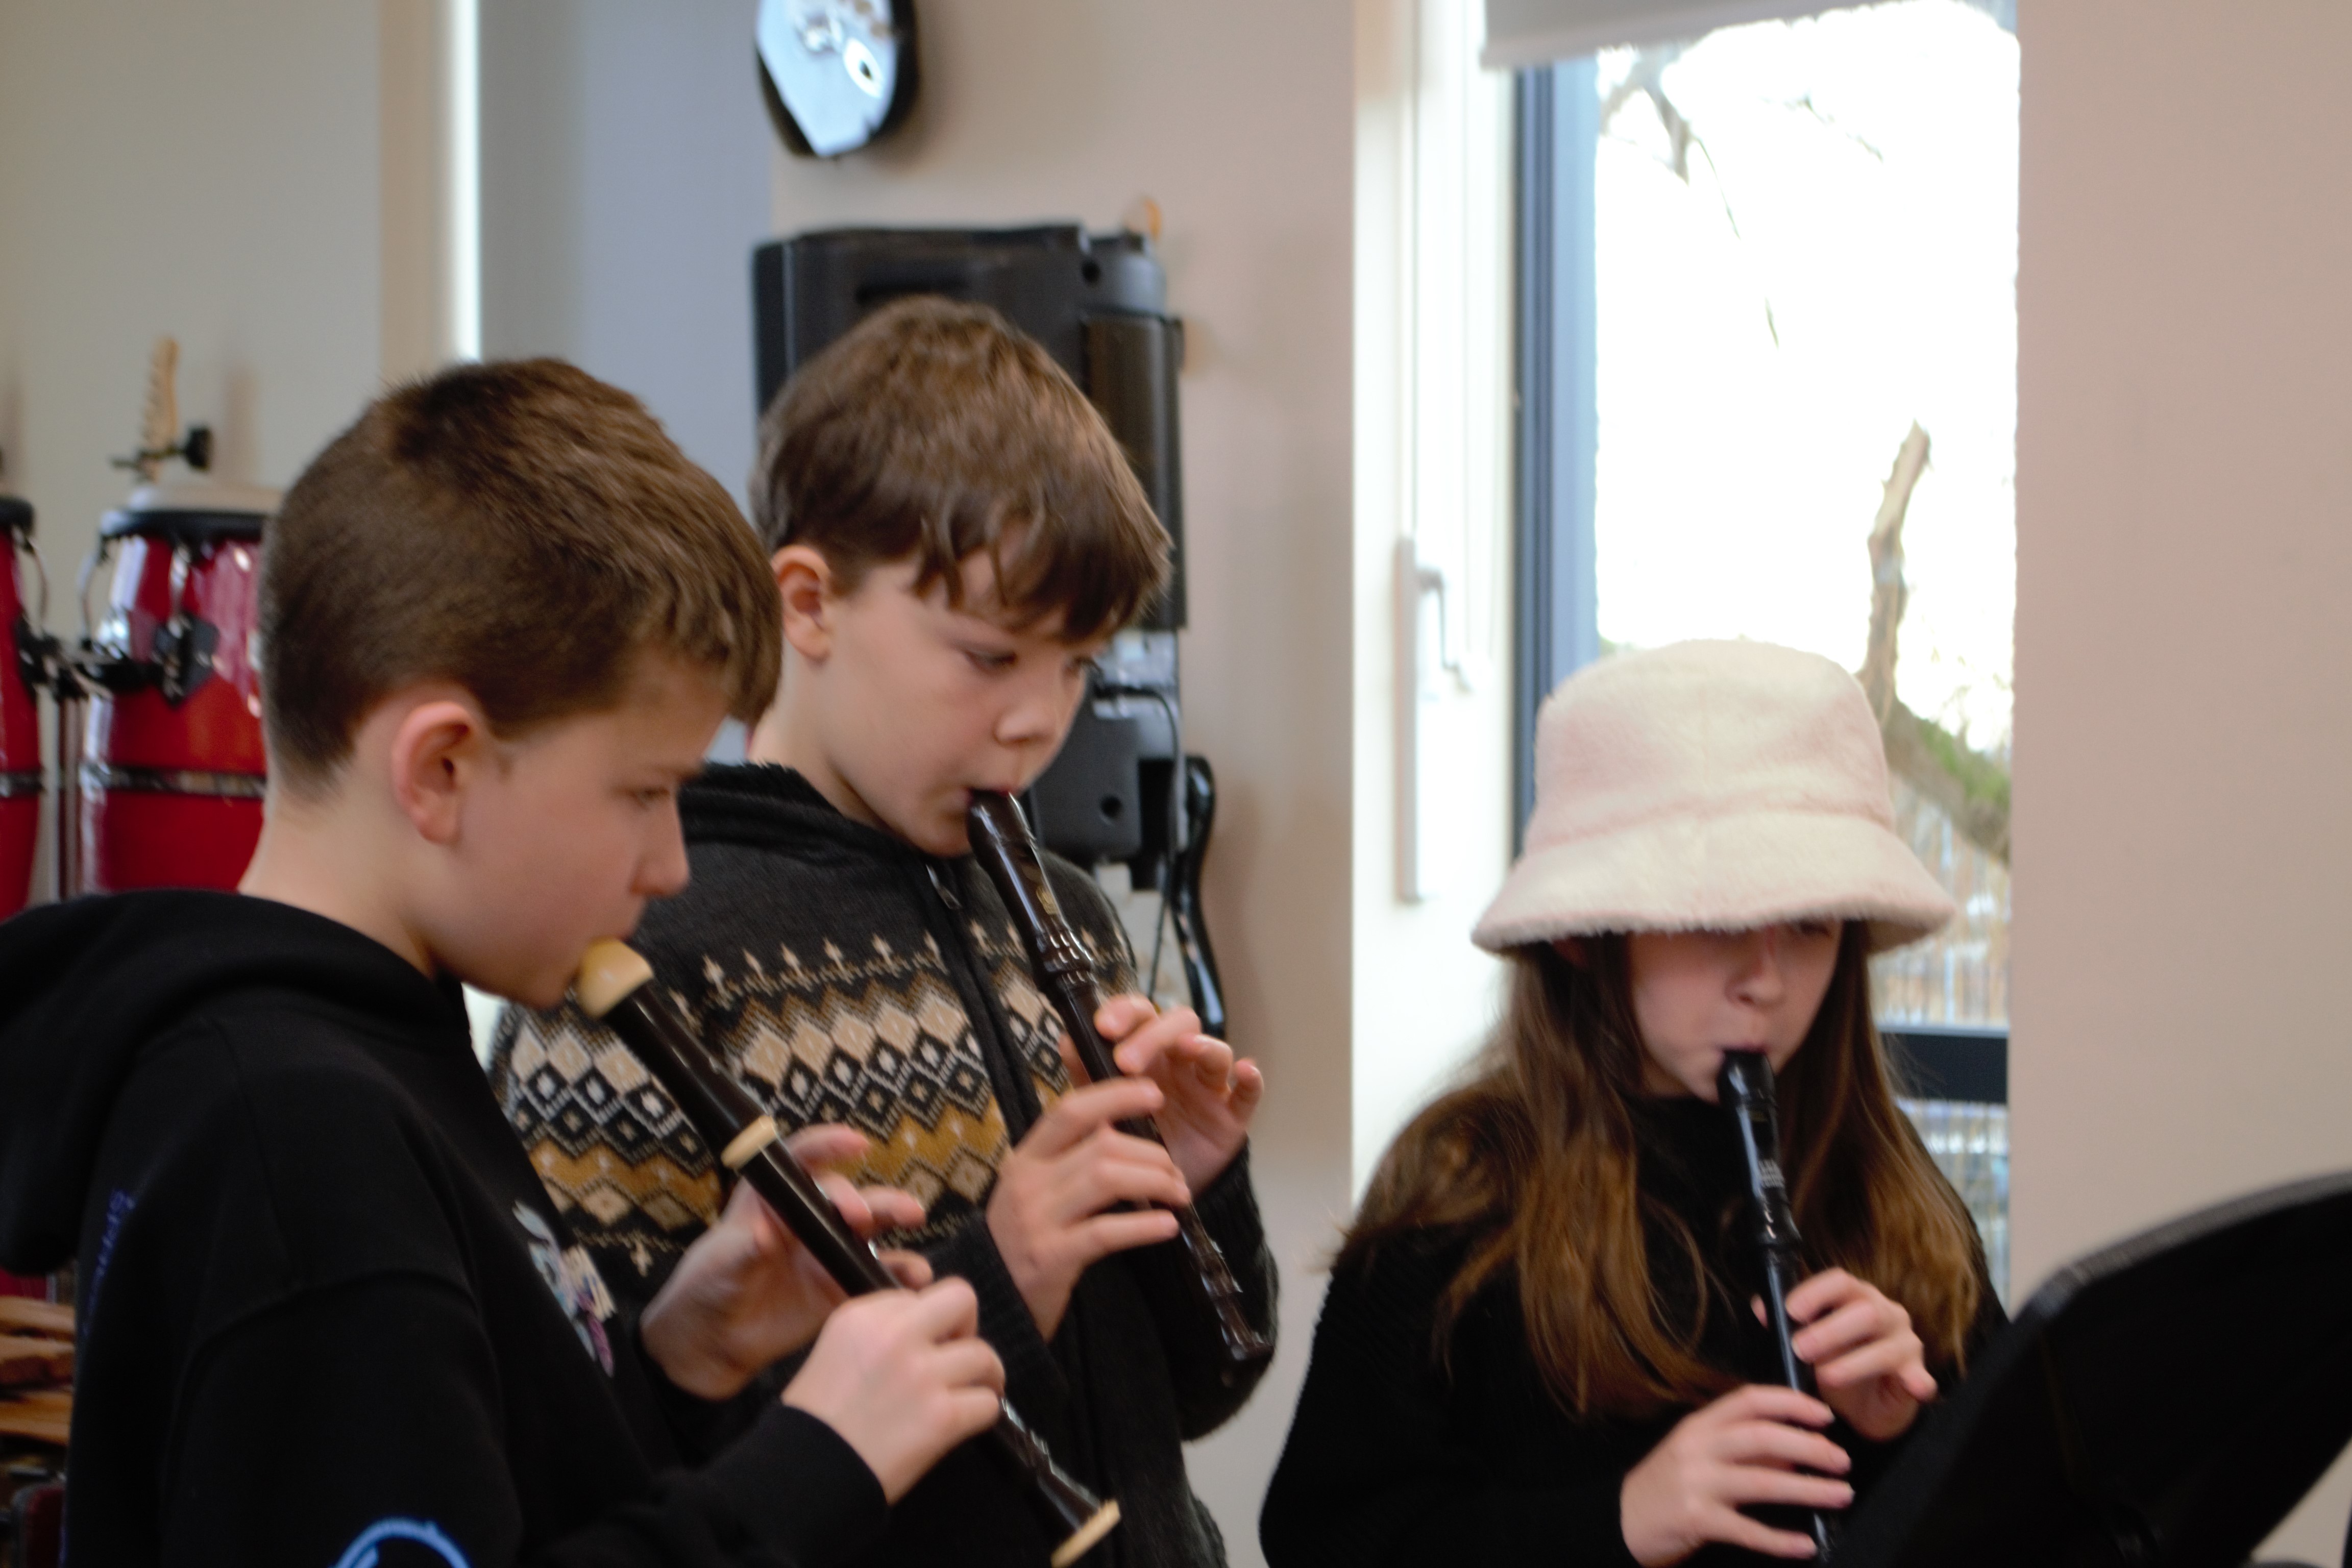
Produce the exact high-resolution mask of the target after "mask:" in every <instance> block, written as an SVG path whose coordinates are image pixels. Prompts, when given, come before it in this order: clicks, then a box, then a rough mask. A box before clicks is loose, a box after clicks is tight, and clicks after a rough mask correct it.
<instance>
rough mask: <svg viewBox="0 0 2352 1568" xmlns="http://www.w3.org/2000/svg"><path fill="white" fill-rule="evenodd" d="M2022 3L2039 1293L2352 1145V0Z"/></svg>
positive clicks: (2025, 1001) (2024, 619)
mask: <svg viewBox="0 0 2352 1568" xmlns="http://www.w3.org/2000/svg"><path fill="white" fill-rule="evenodd" d="M2019 22H2020V26H2021V50H2022V58H2023V70H2024V87H2023V116H2024V123H2023V133H2022V142H2021V146H2022V153H2021V158H2022V168H2021V175H2022V181H2021V213H2020V228H2019V282H2018V313H2019V322H2018V325H2019V370H2018V375H2019V389H2018V390H2019V397H2018V424H2019V429H2018V460H2017V472H2018V526H2017V537H2018V591H2017V816H2016V830H2015V831H2016V869H2017V889H2018V896H2017V925H2016V950H2015V951H2016V961H2015V963H2016V968H2015V976H2014V986H2015V990H2014V995H2015V1005H2014V1009H2013V1021H2014V1027H2015V1044H2014V1046H2013V1048H2012V1053H2011V1077H2010V1083H2011V1101H2012V1110H2011V1130H2012V1131H2011V1136H2012V1140H2013V1150H2014V1152H2013V1156H2012V1165H2011V1194H2012V1199H2011V1202H2012V1205H2013V1220H2012V1224H2013V1233H2012V1234H2013V1237H2014V1246H2015V1248H2016V1252H2015V1257H2016V1266H2017V1275H2016V1277H2017V1279H2018V1280H2019V1282H2020V1283H2021V1284H2030V1283H2032V1282H2033V1281H2034V1280H2036V1279H2039V1278H2040V1277H2041V1276H2042V1274H2044V1273H2045V1272H2046V1271H2047V1270H2048V1269H2049V1268H2052V1267H2053V1266H2054V1265H2056V1264H2057V1263H2059V1262H2061V1261H2063V1259H2064V1258H2067V1257H2068V1256H2070V1255H2072V1254H2074V1253H2077V1252H2080V1251H2082V1250H2084V1249H2085V1248H2087V1247H2092V1246H2095V1245H2096V1244H2097V1243H2099V1242H2102V1241H2104V1240H2106V1239H2109V1238H2111V1237H2115V1236H2116V1235H2117V1234H2118V1233H2121V1232H2125V1231H2128V1230H2130V1229H2133V1228H2136V1227H2138V1226H2145V1225H2147V1224H2150V1223H2152V1222H2154V1221H2157V1220H2158V1219H2161V1218H2164V1217H2167V1216H2169V1215H2174V1214H2177V1213H2179V1212H2180V1211H2182V1210H2185V1209H2188V1208H2190V1207H2193V1206H2197V1205H2203V1204H2207V1203H2210V1202H2213V1201H2215V1200H2217V1199H2219V1198H2221V1197H2222V1196H2224V1195H2226V1194H2235V1193H2240V1192H2243V1191H2245V1190H2247V1189H2249V1188H2252V1187H2255V1186H2258V1185H2262V1184H2267V1183H2272V1182H2277V1181H2281V1180H2284V1179H2286V1178H2288V1177H2292V1176H2296V1175H2300V1174H2305V1173H2312V1172H2316V1171H2323V1170H2328V1169H2335V1168H2341V1167H2344V1166H2347V1165H2352V1025H2347V1019H2346V1013H2345V1008H2344V1005H2343V988H2342V977H2343V974H2344V973H2345V970H2344V967H2343V966H2344V965H2345V963H2346V959H2345V954H2346V952H2347V951H2352V900H2347V897H2346V889H2347V888H2352V826H2347V822H2346V818H2345V814H2344V806H2345V802H2346V798H2347V797H2346V790H2347V784H2346V781H2347V779H2352V703H2347V697H2346V689H2347V688H2346V680H2347V672H2352V616H2347V615H2346V614H2345V611H2344V605H2345V601H2346V596H2347V593H2352V526H2347V519H2352V464H2347V453H2352V289H2347V283H2346V280H2347V278H2352V207H2347V205H2346V204H2345V202H2344V201H2343V200H2342V191H2343V169H2344V165H2345V163H2346V160H2347V154H2352V100H2347V97H2346V96H2345V94H2344V92H2343V90H2342V84H2341V80H2340V78H2341V75H2342V67H2343V62H2344V61H2345V60H2346V59H2347V58H2352V10H2347V8H2346V7H2344V6H2342V5H2337V4H2334V3H2332V0H2301V3H2297V4H2287V3H2284V0H2282V3H2279V4H2272V5H2192V4H2189V3H2188V0H2161V3H2155V4H2150V3H2147V0H2063V3H2051V4H2029V5H2022V6H2021V7H2019ZM2259 1305H2260V1304H2259V1303H2249V1308H2250V1310H2258V1309H2259ZM2345 1512H2346V1487H2345V1485H2344V1484H2343V1483H2342V1481H2341V1479H2339V1481H2338V1484H2336V1486H2335V1487H2334V1488H2333V1489H2331V1490H2330V1491H2329V1493H2328V1494H2327V1496H2326V1498H2325V1499H2323V1500H2320V1501H2318V1502H2315V1504H2314V1505H2312V1507H2311V1508H2309V1509H2308V1510H2306V1511H2305V1514H2304V1515H2303V1516H2301V1517H2299V1518H2298V1520H2297V1521H2296V1522H2295V1527H2294V1530H2293V1531H2290V1532H2289V1533H2288V1534H2287V1535H2285V1536H2284V1537H2282V1539H2281V1542H2280V1543H2279V1544H2281V1545H2283V1546H2288V1547H2292V1548H2293V1552H2294V1555H2296V1556H2299V1557H2305V1558H2308V1559H2310V1560H2312V1561H2315V1562H2326V1563H2335V1562H2336V1561H2337V1559H2338V1555H2339V1553H2340V1552H2341V1549H2342V1545H2343V1539H2344V1521H2345Z"/></svg>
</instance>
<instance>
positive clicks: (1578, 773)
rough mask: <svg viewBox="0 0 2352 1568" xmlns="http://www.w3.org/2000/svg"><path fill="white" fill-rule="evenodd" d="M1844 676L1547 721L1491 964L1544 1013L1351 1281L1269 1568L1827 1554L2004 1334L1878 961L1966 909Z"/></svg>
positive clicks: (1308, 1395) (1278, 1502)
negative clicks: (1748, 1149) (1920, 852)
mask: <svg viewBox="0 0 2352 1568" xmlns="http://www.w3.org/2000/svg"><path fill="white" fill-rule="evenodd" d="M1894 829H1895V821H1894V813H1893V810H1892V808H1891V806H1890V805H1889V797H1888V791H1887V780H1886V763H1885V752H1884V751H1883V750H1882V748H1881V744H1880V741H1879V735H1878V725H1877V723H1876V721H1874V718H1873V716H1872V714H1871V710H1870V706H1869V703H1868V702H1867V701H1866V700H1864V697H1863V694H1862V689H1861V688H1860V687H1859V686H1857V685H1856V684H1855V683H1854V680H1853V677H1851V676H1849V675H1847V674H1846V673H1845V672H1844V671H1843V670H1842V669H1840V668H1837V666H1835V665H1834V664H1832V663H1831V662H1830V661H1829V660H1827V659H1825V658H1819V657H1817V656H1815V655H1812V654H1807V653H1799V652H1797V651H1795V650H1793V649H1790V648H1783V647H1771V646H1769V645H1768V644H1762V643H1747V642H1696V643H1683V644H1679V645H1676V646H1675V647H1665V648H1660V649H1657V650H1655V651H1653V652H1648V653H1637V654H1630V655H1626V656H1623V657H1622V658H1614V659H1611V660H1609V661H1607V662H1606V663H1602V664H1599V665H1595V666H1593V667H1591V668H1588V669H1585V670H1583V671H1582V672H1580V673H1579V674H1578V675H1576V676H1574V677H1572V678H1570V679H1569V680H1567V681H1566V682H1564V683H1562V685H1561V686H1560V688H1559V690H1558V691H1556V692H1554V693H1553V694H1552V696H1551V699H1550V700H1549V701H1548V702H1547V703H1545V705H1544V709H1543V712H1542V716H1541V718H1540V720H1539V721H1538V727H1537V735H1536V809H1535V815H1534V818H1533V820H1532V821H1530V822H1529V824H1528V846H1527V852H1526V853H1525V854H1524V855H1522V856H1521V857H1520V858H1519V860H1518V863H1517V865H1516V866H1514V867H1513V868H1511V873H1510V875H1509V877H1508V878H1507V879H1506V880H1505V882H1504V884H1503V889H1502V891H1501V892H1500V893H1499V894H1497V895H1496V899H1495V901H1494V903H1493V904H1492V905H1491V906H1490V907H1489V908H1488V909H1487V910H1486V915H1485V917H1484V918H1483V919H1482V920H1481V921H1479V922H1478V927H1477V931H1476V932H1475V940H1476V941H1477V942H1478V943H1479V944H1480V945H1481V946H1483V947H1486V948H1489V949H1492V950H1493V951H1495V952H1500V953H1502V954H1503V955H1504V957H1505V958H1506V959H1507V961H1508V963H1509V1000H1508V1003H1507V1008H1506V1011H1505V1014H1504V1016H1503V1019H1502V1022H1501V1024H1500V1026H1498V1027H1497V1029H1496V1033H1495V1037H1494V1038H1493V1041H1492V1042H1491V1044H1490V1046H1489V1047H1488V1049H1487V1051H1486V1054H1485V1056H1484V1057H1483V1058H1481V1060H1480V1062H1479V1063H1478V1065H1477V1067H1476V1068H1475V1073H1474V1076H1473V1077H1472V1078H1471V1079H1470V1080H1469V1081H1468V1082H1467V1083H1466V1084H1465V1086H1464V1087H1462V1088H1460V1089H1455V1090H1454V1091H1453V1092H1451V1093H1448V1094H1446V1095H1444V1096H1443V1097H1442V1098H1440V1099H1439V1100H1437V1101H1436V1102H1435V1103H1434V1104H1433V1105H1431V1106H1429V1107H1428V1108H1427V1109H1425V1110H1423V1111H1422V1112H1421V1113H1420V1114H1419V1115H1418V1116H1417V1117H1416V1118H1414V1120H1413V1121H1412V1123H1411V1124H1410V1125H1409V1126H1407V1127H1406V1128H1405V1130H1404V1131H1402V1133H1400V1134H1399V1135H1398V1137H1397V1140H1396V1142H1395V1143H1394V1144H1392V1145H1391V1147H1390V1149H1389V1151H1388V1152H1387V1154H1386V1155H1385V1156H1384V1157H1383V1158H1382V1160H1381V1165H1380V1168H1379V1170H1378V1171H1377V1173H1375V1174H1374V1175H1373V1177H1372V1181H1371V1184H1370V1188H1369V1190H1368V1191H1367V1192H1366V1194H1365V1195H1364V1201H1363V1204H1362V1206H1361V1209H1360V1212H1359V1213H1358V1215H1357V1216H1356V1221H1355V1224H1354V1226H1352V1227H1351V1228H1350V1229H1349V1233H1348V1236H1347V1239H1346V1241H1345V1243H1344V1245H1343V1247H1341V1250H1340V1253H1339V1259H1338V1261H1337V1263H1336V1264H1335V1265H1334V1268H1333V1276H1332V1280H1331V1287H1330V1291H1329V1294H1328V1296H1327V1297H1326V1299H1325V1301H1324V1307H1323V1315H1322V1320H1321V1321H1320V1322H1319V1323H1318V1326H1317V1329H1316V1334H1315V1348H1314V1352H1313V1359H1312V1361H1311V1363H1310V1364H1309V1366H1308V1369H1307V1384H1306V1387H1305V1389H1304V1390H1303V1391H1302V1393H1301V1395H1300V1398H1299V1405H1298V1412H1297V1417H1296V1419H1295V1421H1294V1423H1293V1425H1292V1426H1291V1431H1290V1439H1289V1442H1288V1444H1287V1446H1286V1448H1285V1450H1284V1453H1283V1458H1282V1463H1281V1466H1280V1468H1278V1469H1277V1470H1276V1474H1275V1478H1274V1483H1273V1486H1272V1488H1271V1489H1269V1491H1268V1492H1267V1495H1266V1500H1265V1511H1264V1513H1263V1515H1262V1517H1261V1519H1260V1523H1259V1533H1260V1539H1261V1541H1262V1542H1263V1543H1264V1545H1265V1554H1266V1558H1267V1561H1268V1562H1270V1563H1274V1564H1276V1568H1287V1565H1289V1564H1297V1563H1431V1562H1454V1561H1469V1560H1475V1561H1479V1562H1484V1563H1537V1562H1543V1563H1573V1564H1613V1565H1623V1564H1629V1563H1643V1564H1660V1563H1682V1562H1685V1561H1690V1562H1693V1563H1735V1562H1756V1561H1763V1560H1766V1559H1786V1558H1805V1557H1810V1556H1811V1555H1813V1554H1814V1552H1815V1545H1814V1542H1813V1540H1812V1538H1811V1536H1810V1535H1808V1534H1806V1533H1803V1528H1804V1524H1803V1521H1805V1519H1806V1517H1807V1516H1806V1515H1805V1514H1804V1513H1803V1512H1801V1511H1800V1510H1823V1511H1826V1512H1831V1513H1834V1512H1835V1511H1836V1510H1843V1509H1845V1508H1847V1507H1849V1506H1850V1505H1851V1504H1852V1502H1853V1499H1854V1497H1855V1496H1856V1495H1857V1494H1858V1493H1860V1492H1862V1491H1864V1490H1866V1489H1867V1488H1868V1486H1869V1484H1870V1482H1871V1480H1872V1479H1873V1478H1874V1476H1875V1475H1876V1474H1878V1473H1879V1472H1880V1471H1881V1470H1883V1468H1885V1465H1886V1463H1887V1461H1888V1459H1889V1458H1891V1456H1892V1453H1893V1451H1894V1450H1895V1447H1897V1446H1898V1445H1899V1443H1900V1442H1901V1440H1902V1439H1903V1438H1904V1436H1906V1434H1907V1433H1908V1432H1909V1430H1910V1429H1911V1427H1912V1425H1913V1423H1914V1421H1915V1420H1916V1417H1917V1415H1918V1412H1919V1409H1920V1407H1921V1405H1923V1404H1924V1403H1926V1402H1927V1401H1928V1400H1930V1399H1932V1398H1934V1397H1935V1396H1936V1395H1937V1391H1938V1390H1939V1389H1943V1388H1948V1387H1949V1386H1950V1385H1951V1384H1952V1383H1953V1381H1954V1380H1955V1379H1957V1378H1958V1376H1959V1375H1960V1373H1962V1372H1963V1371H1964V1370H1965V1368H1966V1366H1967V1364H1968V1362H1969V1356H1970V1354H1971V1353H1972V1352H1974V1351H1975V1350H1976V1349H1978V1348H1979V1347H1980V1346H1981V1345H1982V1344H1983V1343H1984V1342H1986V1341H1987V1340H1988V1339H1989V1338H1990V1336H1991V1334H1992V1333H1993V1332H1995V1331H1997V1330H1998V1329H1999V1328H2000V1325H2001V1323H2002V1321H2003V1317H2002V1313H2001V1310H2000V1303H1999V1301H1998V1300H1996V1299H1995V1298H1994V1295H1993V1291H1992V1287H1991V1283H1990V1279H1989V1278H1988V1277H1987V1275H1986V1272H1985V1265H1984V1252H1983V1247H1982V1246H1981V1245H1980V1244H1979V1240H1978V1237H1977V1234H1976V1230H1975V1227H1974V1226H1973V1225H1972V1224H1971V1223H1970V1222H1969V1215H1968V1211H1967V1209H1966V1208H1965V1207H1964V1206H1963V1205H1961V1203H1960V1200H1959V1197H1958V1194H1956V1193H1954V1192H1953V1190H1952V1188H1951V1185H1950V1184H1949V1183H1948V1182H1947V1181H1946V1180H1945V1179H1944V1177H1943V1175H1942V1174H1941V1173H1939V1172H1938V1171H1937V1169H1936V1167H1935V1165H1934V1163H1932V1162H1931V1161H1930V1160H1929V1159H1928V1157H1927V1150H1926V1149H1925V1148H1924V1147H1923V1146H1922V1145H1921V1144H1920V1142H1919V1140H1918V1138H1917V1136H1916V1134H1915V1133H1914V1132H1913V1131H1912V1129H1911V1125H1910V1123H1909V1121H1907V1120H1906V1118H1905V1117H1904V1115H1903V1113H1902V1111H1901V1110H1899V1109H1898V1108H1897V1107H1896V1105H1895V1093H1894V1088H1893V1085H1892V1083H1891V1081H1890V1079H1889V1075H1888V1071H1887V1067H1886V1062H1885V1056H1884V1054H1883V1051H1882V1049H1881V1047H1880V1043H1879V1038H1878V1032H1877V1029H1876V1027H1875V1026H1874V1025H1873V1023H1872V1021H1871V1014H1870V978H1869V970H1868V960H1869V957H1870V954H1871V953H1873V952H1879V951H1883V950H1885V949H1886V948H1889V947H1894V946H1896V945H1899V944H1901V943H1903V942H1911V941H1915V940H1916V939H1917V938H1920V937H1923V936H1925V935H1927V934H1928V933H1929V932H1931V931H1935V930H1936V929H1937V927H1939V926H1941V925H1942V924H1943V923H1944V922H1945V921H1947V920H1948V919H1949V918H1950V917H1951V915H1952V913H1953V907H1952V903H1951V900H1949V899H1948V898H1947V897H1946V896H1945V894H1944V892H1943V889H1941V888H1939V887H1938V886H1937V884H1936V882H1935V880H1934V879H1933V878H1931V877H1929V876H1928V874H1927V869H1926V868H1924V867H1922V866H1921V865H1920V864H1919V862H1918V860H1917V858H1916V857H1914V856H1913V855H1912V853H1911V852H1910V850H1909V849H1908V848H1907V847H1905V846H1904V844H1903V843H1902V841H1901V840H1900V839H1898V838H1896V837H1895V831H1894ZM1735 1050H1748V1051H1760V1052H1761V1053H1762V1055H1763V1057H1764V1058H1765V1060H1766V1061H1767V1062H1769V1067H1770V1069H1771V1071H1772V1074H1773V1075H1774V1077H1775V1078H1776V1079H1777V1086H1778V1100H1779V1103H1780V1113H1781V1127H1782V1150H1783V1160H1784V1162H1785V1164H1786V1167H1787V1183H1788V1187H1789V1191H1790V1198H1791V1200H1792V1203H1793V1207H1794V1212H1795V1217H1796V1221H1797V1226H1798V1229H1799V1231H1800V1232H1801V1236H1802V1237H1803V1249H1802V1255H1801V1263H1802V1272H1803V1274H1804V1275H1805V1278H1804V1279H1803V1281H1802V1283H1801V1284H1799V1285H1798V1286H1797V1287H1796V1288H1795V1289H1793V1290H1791V1291H1790V1293H1789V1297H1788V1308H1789V1316H1790V1320H1791V1321H1792V1322H1794V1323H1795V1324H1796V1325H1797V1328H1798V1331H1797V1333H1796V1335H1795V1340H1794V1344H1795V1349H1796V1352H1797V1353H1798V1355H1799V1356H1800V1357H1801V1358H1802V1360H1803V1361H1804V1362H1805V1363H1808V1364H1809V1365H1810V1366H1811V1371H1812V1373H1813V1376H1814V1378H1815V1380H1816V1383H1817V1386H1818V1388H1819V1391H1820V1397H1819V1398H1818V1399H1816V1398H1812V1397H1810V1396H1808V1395H1805V1394H1799V1393H1796V1392H1794V1391H1792V1390H1790V1389H1788V1388H1785V1387H1781V1386H1779V1384H1780V1377H1779V1375H1778V1344H1777V1342H1776V1341H1774V1340H1773V1338H1772V1337H1771V1335H1770V1334H1769V1331H1767V1330H1766V1329H1765V1328H1764V1326H1763V1322H1762V1314H1761V1310H1760V1305H1761V1304H1760V1300H1759V1289H1760V1279H1761V1265H1760V1261H1759V1258H1758V1257H1757V1255H1756V1251H1755V1248H1754V1246H1753V1231H1752V1228H1751V1226H1750V1225H1749V1224H1748V1222H1747V1221H1746V1219H1745V1215H1746V1213H1747V1206H1746V1196H1747V1191H1748V1187H1747V1181H1748V1171H1747V1166H1746V1164H1745V1163H1744V1160H1743V1158H1742V1155H1741V1152H1740V1147H1739V1142H1738V1136H1737V1133H1736V1130H1735V1122H1734V1121H1733V1118H1732V1114H1731V1112H1729V1111H1728V1110H1726V1109H1724V1108H1723V1107H1721V1106H1719V1105H1717V1103H1716V1100H1717V1073H1718V1071H1719V1070H1720V1069H1721V1068H1722V1065H1723V1060H1724V1058H1725V1056H1726V1054H1727V1052H1730V1051H1735Z"/></svg>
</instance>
